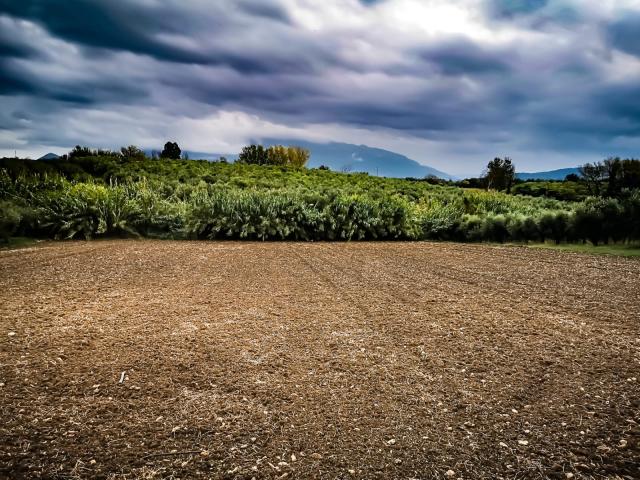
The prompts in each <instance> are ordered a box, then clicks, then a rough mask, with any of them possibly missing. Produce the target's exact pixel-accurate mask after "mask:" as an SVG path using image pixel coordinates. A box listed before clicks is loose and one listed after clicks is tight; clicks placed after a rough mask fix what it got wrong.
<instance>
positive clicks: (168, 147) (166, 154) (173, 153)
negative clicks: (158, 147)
mask: <svg viewBox="0 0 640 480" xmlns="http://www.w3.org/2000/svg"><path fill="white" fill-rule="evenodd" d="M181 153H182V150H180V147H179V146H178V144H177V143H176V142H167V143H165V144H164V149H163V150H162V153H161V154H160V157H161V158H170V159H172V160H178V159H179V158H180V154H181Z"/></svg>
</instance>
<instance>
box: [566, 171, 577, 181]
mask: <svg viewBox="0 0 640 480" xmlns="http://www.w3.org/2000/svg"><path fill="white" fill-rule="evenodd" d="M564 181H565V182H578V181H580V177H579V176H578V174H576V173H570V174H569V175H567V176H566V177H564Z"/></svg>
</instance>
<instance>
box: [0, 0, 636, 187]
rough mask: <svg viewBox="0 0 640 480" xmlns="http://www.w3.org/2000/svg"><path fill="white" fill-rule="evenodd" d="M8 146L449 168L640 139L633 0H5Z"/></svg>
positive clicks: (467, 169)
mask: <svg viewBox="0 0 640 480" xmlns="http://www.w3.org/2000/svg"><path fill="white" fill-rule="evenodd" d="M0 69H1V72H2V74H1V75H0V98H1V99H2V108H1V109H0V155H7V154H11V155H12V154H13V151H14V149H15V150H17V151H18V152H19V154H21V155H31V156H39V155H41V154H43V153H46V152H48V151H54V152H57V153H63V152H65V151H66V150H67V149H68V148H69V147H71V146H73V145H75V144H76V143H82V144H87V145H90V146H94V147H108V148H115V147H119V146H120V145H124V144H131V143H133V144H136V145H139V146H141V147H144V148H158V147H160V146H161V145H162V144H163V143H164V142H165V141H166V140H168V139H172V140H177V141H178V142H179V143H180V145H181V146H182V147H183V148H185V149H189V150H193V151H202V152H216V153H233V152H237V151H238V150H239V148H240V147H241V146H242V145H243V144H244V143H246V142H248V141H251V140H259V139H260V138H274V137H283V138H294V139H295V138H300V139H306V140H312V141H329V140H334V141H343V142H349V143H358V144H361V143H363V144H367V145H370V146H375V147H380V148H387V149H391V150H394V151H397V152H399V153H403V154H405V155H408V156H410V157H412V158H414V159H416V160H418V161H420V162H422V163H425V164H429V165H432V166H434V167H436V168H438V169H440V170H445V171H448V172H451V173H454V174H476V173H478V171H479V170H480V169H481V168H482V165H483V164H486V162H487V161H488V160H489V159H490V158H492V157H494V156H496V155H510V156H511V157H513V158H514V160H515V162H516V164H517V166H518V167H519V169H520V170H543V169H552V168H560V167H564V166H574V165H577V164H580V163H584V162H585V161H591V160H597V159H601V158H603V157H605V156H608V155H621V156H636V157H637V156H640V0H599V1H598V2H592V1H586V0H582V1H579V0H458V1H455V2H453V1H450V0H378V1H375V0H369V1H364V0H322V1H321V0H233V1H232V0H215V1H214V0H31V1H30V0H21V1H16V0H0Z"/></svg>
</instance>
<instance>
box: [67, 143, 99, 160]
mask: <svg viewBox="0 0 640 480" xmlns="http://www.w3.org/2000/svg"><path fill="white" fill-rule="evenodd" d="M93 155H94V152H93V151H92V150H91V149H90V148H89V147H81V146H80V145H76V146H75V147H73V150H71V151H70V152H69V155H68V158H69V160H72V159H74V158H83V157H91V156H93Z"/></svg>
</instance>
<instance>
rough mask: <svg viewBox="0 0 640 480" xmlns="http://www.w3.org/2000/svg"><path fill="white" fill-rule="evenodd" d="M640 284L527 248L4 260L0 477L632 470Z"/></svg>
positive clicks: (624, 267)
mask: <svg viewBox="0 0 640 480" xmlns="http://www.w3.org/2000/svg"><path fill="white" fill-rule="evenodd" d="M639 287H640V261H638V260H636V259H623V258H616V257H596V256H588V255H580V254H572V253H564V252H555V251H543V250H537V249H536V250H533V249H526V248H519V247H504V248H503V247H489V246H479V245H455V244H428V243H410V244H407V243H348V244H344V243H342V244H338V243H335V244H323V243H318V244H297V243H286V244H283V243H236V242H225V243H218V242H216V243H210V242H197V243H196V242H154V241H105V242H94V243H76V242H74V243H52V244H45V245H43V246H39V247H36V248H31V249H25V250H17V251H5V252H0V288H1V290H0V382H1V383H2V384H3V385H2V386H1V387H0V408H1V411H0V413H1V415H2V417H1V418H2V421H1V422H0V477H1V476H5V477H10V478H113V479H116V478H117V479H130V478H147V479H151V478H247V479H249V478H252V477H255V478H256V479H258V478H287V477H288V478H332V479H333V478H345V479H347V478H404V479H409V478H419V479H428V478H465V479H469V478H549V477H550V478H571V476H570V475H569V476H567V474H573V475H574V477H573V478H575V479H578V478H621V477H622V478H639V477H640V470H639V460H638V459H639V458H640V447H639V432H640V427H639V423H640V368H639V363H640V323H639V322H640V292H639ZM11 332H13V333H14V334H13V335H10V333H11ZM123 371H126V372H127V373H126V375H127V378H126V380H125V382H124V384H119V383H118V381H119V379H120V376H121V372H123ZM187 452H191V453H187ZM449 470H451V471H453V472H454V473H453V474H452V473H451V472H449V476H447V472H448V471H449Z"/></svg>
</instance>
